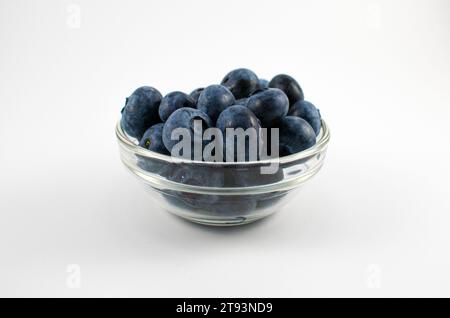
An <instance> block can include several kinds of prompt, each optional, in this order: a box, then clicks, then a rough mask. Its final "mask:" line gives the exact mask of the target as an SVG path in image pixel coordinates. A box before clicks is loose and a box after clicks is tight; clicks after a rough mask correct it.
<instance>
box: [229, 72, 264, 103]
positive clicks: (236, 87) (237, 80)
mask: <svg viewBox="0 0 450 318" xmlns="http://www.w3.org/2000/svg"><path fill="white" fill-rule="evenodd" d="M221 84H222V85H223V86H225V87H227V88H228V89H229V90H230V91H231V92H232V93H233V95H234V97H235V98H236V99H240V98H244V97H248V96H250V94H251V93H252V92H253V91H255V90H256V89H257V88H258V85H259V80H258V76H256V74H255V73H253V72H252V71H250V70H249V69H246V68H238V69H236V70H233V71H231V72H230V73H228V74H227V75H225V77H224V78H223V80H222V82H221Z"/></svg>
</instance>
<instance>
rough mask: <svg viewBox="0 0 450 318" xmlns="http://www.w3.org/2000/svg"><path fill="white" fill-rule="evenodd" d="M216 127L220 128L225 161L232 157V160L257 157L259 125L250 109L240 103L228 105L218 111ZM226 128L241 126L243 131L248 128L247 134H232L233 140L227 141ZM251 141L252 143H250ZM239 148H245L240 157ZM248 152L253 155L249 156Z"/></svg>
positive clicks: (254, 158)
mask: <svg viewBox="0 0 450 318" xmlns="http://www.w3.org/2000/svg"><path fill="white" fill-rule="evenodd" d="M216 127H217V128H219V129H220V131H221V132H222V135H223V138H224V143H223V144H224V151H225V152H224V154H225V160H226V161H231V159H232V158H234V160H238V159H244V158H245V161H249V160H251V161H254V160H257V159H258V151H259V146H260V144H259V143H260V141H261V139H260V129H261V126H260V123H259V120H258V118H257V117H256V116H255V114H253V112H252V111H251V110H250V109H248V108H247V107H245V106H242V105H234V106H230V107H228V108H227V109H225V110H224V111H223V112H222V113H220V115H219V118H218V119H217V123H216ZM228 128H232V129H236V128H242V129H243V130H244V131H247V129H250V130H248V134H249V135H245V136H243V138H238V136H234V142H233V143H229V142H228V140H227V129H228ZM250 135H253V137H254V138H253V139H252V138H250ZM252 141H253V142H254V143H252ZM239 149H245V153H244V154H243V157H242V158H240V156H239V154H240V153H239V151H238V150H239ZM250 150H251V151H250ZM250 154H254V156H253V157H252V158H251V156H250ZM239 161H242V160H239Z"/></svg>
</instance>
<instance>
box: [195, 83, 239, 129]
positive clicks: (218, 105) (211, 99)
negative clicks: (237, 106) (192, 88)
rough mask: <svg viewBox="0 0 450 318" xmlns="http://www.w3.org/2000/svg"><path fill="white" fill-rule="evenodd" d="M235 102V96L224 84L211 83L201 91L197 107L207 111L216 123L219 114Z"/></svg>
mask: <svg viewBox="0 0 450 318" xmlns="http://www.w3.org/2000/svg"><path fill="white" fill-rule="evenodd" d="M234 102H235V99H234V96H233V94H232V93H231V92H230V91H229V90H228V88H226V87H224V86H222V85H210V86H208V87H206V88H205V89H204V90H203V91H202V92H201V93H200V96H199V98H198V102H197V108H198V109H199V110H201V111H202V112H204V113H206V114H207V115H208V116H209V117H210V118H211V120H212V121H213V123H215V122H216V120H217V117H219V114H220V113H221V112H222V111H223V110H224V109H225V108H227V107H228V106H231V105H234Z"/></svg>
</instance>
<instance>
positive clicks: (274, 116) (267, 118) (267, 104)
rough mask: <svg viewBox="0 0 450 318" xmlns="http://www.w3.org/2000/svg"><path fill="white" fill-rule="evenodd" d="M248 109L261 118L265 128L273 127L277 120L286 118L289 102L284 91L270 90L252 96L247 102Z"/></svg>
mask: <svg viewBox="0 0 450 318" xmlns="http://www.w3.org/2000/svg"><path fill="white" fill-rule="evenodd" d="M247 107H248V108H249V109H250V110H251V111H253V113H254V114H255V115H256V117H258V118H259V120H260V121H261V123H262V126H263V127H272V125H273V124H274V123H275V122H276V121H277V120H279V119H281V118H283V117H284V116H286V114H287V112H288V110H289V100H288V98H287V96H286V94H285V93H283V91H282V90H280V89H278V88H269V89H266V90H262V91H260V92H258V93H256V94H254V95H252V96H251V97H250V98H249V99H248V101H247Z"/></svg>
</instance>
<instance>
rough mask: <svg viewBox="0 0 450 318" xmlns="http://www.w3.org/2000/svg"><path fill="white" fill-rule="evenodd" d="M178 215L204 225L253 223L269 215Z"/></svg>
mask: <svg viewBox="0 0 450 318" xmlns="http://www.w3.org/2000/svg"><path fill="white" fill-rule="evenodd" d="M175 215H176V216H178V217H180V218H182V219H184V220H188V221H190V222H193V223H197V224H202V225H209V226H236V225H244V224H249V223H253V222H255V221H258V220H261V219H263V218H265V217H266V216H267V215H264V216H260V217H253V218H247V217H243V216H240V217H235V218H223V219H222V218H214V219H210V218H197V217H192V216H184V215H179V214H175Z"/></svg>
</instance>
